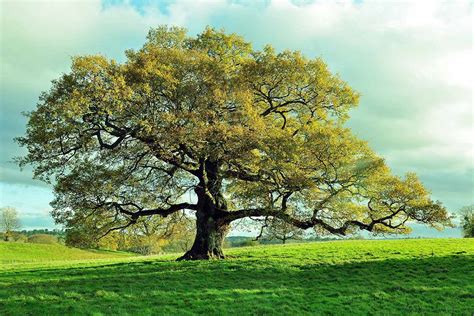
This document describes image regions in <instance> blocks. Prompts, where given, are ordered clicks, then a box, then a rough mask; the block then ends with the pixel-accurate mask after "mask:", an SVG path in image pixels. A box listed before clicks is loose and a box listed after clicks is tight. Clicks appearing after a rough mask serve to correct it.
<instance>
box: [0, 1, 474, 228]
mask: <svg viewBox="0 0 474 316" xmlns="http://www.w3.org/2000/svg"><path fill="white" fill-rule="evenodd" d="M0 5H1V11H0V12H1V32H2V33H1V38H0V47H1V48H0V49H1V51H0V55H1V61H0V65H1V78H0V85H1V86H0V87H1V89H0V140H1V147H0V157H1V159H0V206H13V207H16V208H17V209H18V211H19V213H20V216H21V219H22V221H23V224H24V226H25V227H26V228H32V227H52V220H51V219H50V218H49V215H48V214H49V210H50V206H49V204H48V203H49V201H50V200H51V199H52V193H51V188H50V187H48V186H47V185H45V184H43V183H40V182H38V181H35V180H32V179H31V171H30V170H28V169H27V170H24V171H23V172H21V171H20V170H19V169H18V167H17V166H16V165H15V164H14V163H12V162H11V159H12V158H13V157H14V156H18V155H21V154H23V153H24V150H23V149H20V148H18V147H17V145H16V144H15V143H14V142H13V141H12V138H13V137H16V136H20V135H22V134H23V133H24V131H25V124H26V120H25V118H24V117H22V115H21V112H23V111H31V110H33V109H34V107H35V104H36V101H37V99H38V96H39V94H40V92H41V91H44V90H47V89H48V88H49V86H50V81H51V80H52V79H54V78H57V77H58V76H59V75H60V74H61V73H63V72H67V71H68V67H69V65H70V57H71V56H75V55H82V54H95V53H100V54H104V55H106V56H108V57H109V58H114V59H117V60H119V61H120V60H123V59H124V54H123V52H124V50H125V49H128V48H139V47H140V45H141V44H143V42H144V38H145V36H146V33H147V32H148V30H149V28H150V27H153V26H157V25H160V24H170V25H180V26H185V27H187V28H188V29H189V32H190V33H191V34H196V33H198V32H200V31H202V29H203V28H204V27H205V26H206V25H210V26H214V27H217V28H224V29H226V30H227V31H230V32H236V33H239V34H241V35H243V36H244V37H245V38H246V39H247V40H249V41H251V42H252V43H253V44H254V46H255V47H256V48H259V47H262V46H263V45H265V44H267V43H270V44H272V45H273V46H274V47H276V48H277V49H280V50H281V49H287V48H288V49H294V50H301V51H302V52H303V53H304V54H306V55H307V56H310V57H316V56H321V57H322V58H323V59H324V60H325V61H326V62H327V63H328V64H329V66H330V68H331V69H332V70H333V71H334V72H338V73H339V74H340V75H341V77H342V78H343V79H345V80H346V81H348V82H349V84H350V85H351V86H353V87H354V88H355V89H356V90H358V91H360V92H361V94H362V98H361V102H360V106H359V107H358V108H357V109H355V110H354V111H353V112H352V113H351V116H352V118H351V120H350V121H349V123H348V125H349V126H350V127H351V128H352V129H353V130H354V132H355V133H356V134H357V135H358V136H359V137H361V138H363V139H365V140H368V141H369V143H370V145H371V146H372V147H373V148H374V150H375V151H377V152H378V153H379V154H381V155H382V156H384V157H385V158H386V159H387V162H388V164H389V165H390V167H391V168H392V169H393V171H394V172H395V173H397V174H400V175H402V174H404V173H405V172H408V171H415V172H416V173H418V175H419V176H420V178H421V179H422V180H423V182H424V183H425V184H426V186H427V187H428V188H429V189H430V190H431V191H432V193H433V196H434V198H435V199H439V200H441V201H443V202H444V203H445V205H447V206H448V208H449V209H450V210H457V209H459V208H460V207H461V206H463V205H468V204H472V203H473V195H474V194H473V193H474V192H473V188H474V180H473V137H472V135H474V133H473V132H474V131H473V118H474V117H473V103H472V101H473V99H472V98H473V95H472V81H473V78H472V76H473V73H474V69H473V58H472V56H473V55H472V54H473V48H472V44H473V37H472V17H473V16H472V12H473V6H472V3H471V2H470V1H455V0H453V1H442V2H441V1H403V2H401V1H306V0H299V1H296V0H295V1H270V0H266V1H250V0H240V1H217V0H216V1H192V0H188V1H184V0H181V1H179V0H177V1H116V0H111V1H106V2H100V1H93V0H91V1H54V2H48V1H36V2H30V1H28V2H27V1H21V0H20V1H18V0H17V1H13V0H11V1H9V0H6V1H2V2H1V4H0Z"/></svg>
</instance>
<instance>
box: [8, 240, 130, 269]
mask: <svg viewBox="0 0 474 316" xmlns="http://www.w3.org/2000/svg"><path fill="white" fill-rule="evenodd" d="M130 256H133V254H131V253H126V252H118V251H107V250H81V249H77V248H70V247H66V246H64V245H60V244H30V243H8V242H0V267H3V268H5V267H6V266H7V265H12V267H19V266H20V265H19V264H22V265H23V266H25V264H30V265H31V266H35V264H36V263H43V264H44V263H50V262H54V261H70V260H89V259H111V258H121V257H130Z"/></svg>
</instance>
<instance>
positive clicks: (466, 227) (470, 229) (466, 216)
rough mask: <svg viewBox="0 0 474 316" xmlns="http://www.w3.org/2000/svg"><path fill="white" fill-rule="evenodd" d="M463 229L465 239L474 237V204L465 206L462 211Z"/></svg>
mask: <svg viewBox="0 0 474 316" xmlns="http://www.w3.org/2000/svg"><path fill="white" fill-rule="evenodd" d="M460 215H461V228H462V230H463V233H464V237H465V238H472V237H474V204H471V205H469V206H464V207H463V208H461V210H460Z"/></svg>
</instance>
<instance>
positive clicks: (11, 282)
mask: <svg viewBox="0 0 474 316" xmlns="http://www.w3.org/2000/svg"><path fill="white" fill-rule="evenodd" d="M0 245H1V246H0V247H3V248H0V315H59V314H62V315H69V314H79V315H127V314H134V315H156V314H160V315H162V314H165V315H166V314H176V315H188V314H193V313H199V314H206V315H208V314H213V315H227V314H231V315H269V314H286V315H310V314H325V315H406V314H412V315H472V314H473V312H474V240H472V239H471V240H469V239H431V240H385V241H373V240H372V241H334V242H321V243H307V244H290V245H286V246H260V247H253V248H235V249H229V250H227V255H228V256H229V257H230V258H229V259H226V260H222V261H208V262H175V261H172V260H173V259H174V258H176V257H177V255H175V256H173V255H170V256H164V257H163V256H161V257H146V258H145V257H123V255H122V254H120V255H119V258H111V257H110V256H113V254H108V255H109V257H108V258H102V259H94V258H93V259H88V260H86V259H87V258H82V259H83V261H74V260H71V261H64V260H65V259H68V258H64V257H63V258H62V259H61V260H63V261H49V259H51V258H48V256H44V257H43V259H41V260H42V261H40V260H39V259H38V258H36V259H34V260H36V261H35V262H33V263H31V262H29V263H28V262H26V261H27V259H28V255H27V254H26V253H25V252H23V250H21V254H20V253H19V254H18V256H21V258H22V259H21V260H19V261H23V262H18V263H11V258H12V253H13V252H12V251H15V250H11V251H10V252H8V250H7V252H4V251H5V250H6V249H7V248H8V247H10V245H11V244H9V245H8V246H5V244H3V245H2V244H0ZM26 246H36V245H26ZM5 247H6V248H5ZM71 251H73V250H71ZM74 251H75V250H74ZM5 253H7V256H6V258H7V259H5V258H4V256H5V255H4V254H5ZM86 253H88V252H86ZM87 255H89V253H88V254H87ZM55 256H56V255H55ZM120 256H121V257H120ZM9 258H10V259H9ZM71 258H73V259H77V257H75V256H72V257H71ZM88 258H90V257H88ZM9 260H10V261H9Z"/></svg>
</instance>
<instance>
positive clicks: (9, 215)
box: [0, 206, 21, 241]
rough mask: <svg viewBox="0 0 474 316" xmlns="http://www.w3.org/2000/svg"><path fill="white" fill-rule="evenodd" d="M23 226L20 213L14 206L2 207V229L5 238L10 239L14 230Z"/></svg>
mask: <svg viewBox="0 0 474 316" xmlns="http://www.w3.org/2000/svg"><path fill="white" fill-rule="evenodd" d="M20 228H21V224H20V220H19V219H18V213H17V211H16V209H15V208H13V207H9V206H7V207H2V208H1V209H0V229H1V230H2V231H3V233H4V234H3V239H4V240H5V241H9V240H10V239H11V237H12V236H13V232H14V231H15V230H18V229H20Z"/></svg>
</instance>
